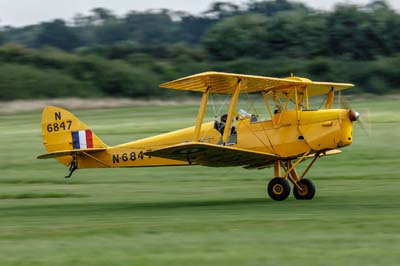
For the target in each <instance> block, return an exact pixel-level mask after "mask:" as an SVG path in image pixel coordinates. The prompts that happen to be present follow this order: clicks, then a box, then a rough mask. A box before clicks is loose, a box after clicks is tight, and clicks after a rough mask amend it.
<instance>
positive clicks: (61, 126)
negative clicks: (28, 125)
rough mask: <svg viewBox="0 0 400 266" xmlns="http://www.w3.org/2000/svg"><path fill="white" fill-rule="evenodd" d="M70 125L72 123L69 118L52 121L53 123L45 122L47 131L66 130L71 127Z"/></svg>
mask: <svg viewBox="0 0 400 266" xmlns="http://www.w3.org/2000/svg"><path fill="white" fill-rule="evenodd" d="M71 125H72V121H71V120H67V121H62V122H54V123H50V124H47V126H46V129H47V132H49V133H51V132H58V131H66V130H70V129H71Z"/></svg>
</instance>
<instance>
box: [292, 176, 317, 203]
mask: <svg viewBox="0 0 400 266" xmlns="http://www.w3.org/2000/svg"><path fill="white" fill-rule="evenodd" d="M299 185H300V186H301V187H302V188H303V191H299V190H298V189H297V187H296V186H295V187H294V188H293V195H294V197H295V198H296V199H298V200H311V199H313V198H314V196H315V186H314V183H313V182H311V180H309V179H302V180H300V181H299Z"/></svg>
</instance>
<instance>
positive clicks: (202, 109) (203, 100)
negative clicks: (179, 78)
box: [193, 87, 210, 141]
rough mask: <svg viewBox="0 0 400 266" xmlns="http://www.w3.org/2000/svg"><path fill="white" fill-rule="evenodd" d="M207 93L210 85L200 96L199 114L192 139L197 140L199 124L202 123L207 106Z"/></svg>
mask: <svg viewBox="0 0 400 266" xmlns="http://www.w3.org/2000/svg"><path fill="white" fill-rule="evenodd" d="M209 93H210V87H208V88H207V90H206V91H205V92H203V96H202V97H201V102H200V109H199V114H198V115H197V122H196V127H195V128H194V135H193V141H198V140H199V135H200V130H201V125H202V124H203V119H204V114H205V112H206V108H207V102H208V95H209Z"/></svg>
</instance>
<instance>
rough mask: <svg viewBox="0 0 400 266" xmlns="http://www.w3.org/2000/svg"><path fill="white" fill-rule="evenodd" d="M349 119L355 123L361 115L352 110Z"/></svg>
mask: <svg viewBox="0 0 400 266" xmlns="http://www.w3.org/2000/svg"><path fill="white" fill-rule="evenodd" d="M349 118H350V121H351V122H355V121H357V120H358V119H359V118H360V113H359V112H356V111H353V110H350V111H349Z"/></svg>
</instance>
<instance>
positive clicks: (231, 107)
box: [222, 79, 242, 145]
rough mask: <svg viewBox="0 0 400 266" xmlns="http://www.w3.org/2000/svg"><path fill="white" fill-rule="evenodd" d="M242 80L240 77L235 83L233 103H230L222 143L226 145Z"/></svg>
mask: <svg viewBox="0 0 400 266" xmlns="http://www.w3.org/2000/svg"><path fill="white" fill-rule="evenodd" d="M241 81H242V80H241V79H238V81H237V83H236V85H235V91H234V92H233V95H232V100H231V104H230V105H229V112H228V118H227V119H226V125H225V129H224V135H223V136H222V143H223V144H224V145H225V143H226V142H227V141H228V138H229V134H230V132H231V127H232V120H233V116H234V115H235V108H236V105H237V101H238V98H239V93H240V83H241Z"/></svg>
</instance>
